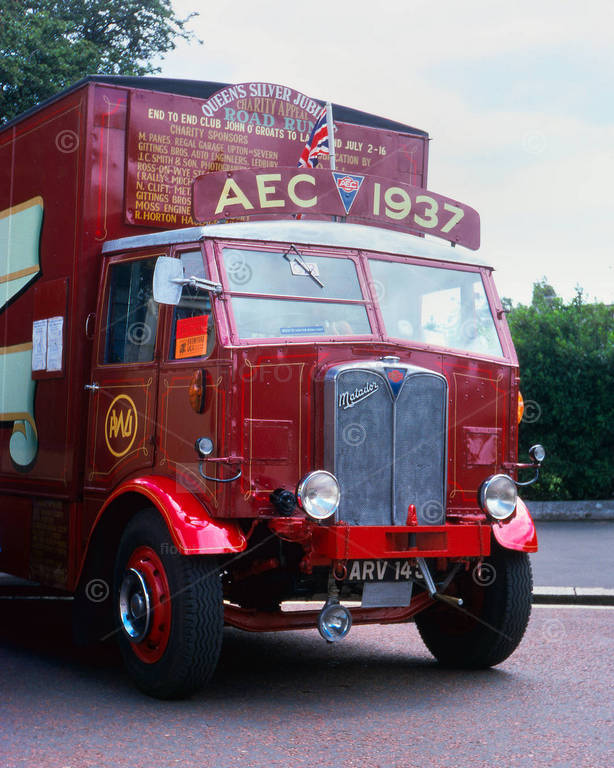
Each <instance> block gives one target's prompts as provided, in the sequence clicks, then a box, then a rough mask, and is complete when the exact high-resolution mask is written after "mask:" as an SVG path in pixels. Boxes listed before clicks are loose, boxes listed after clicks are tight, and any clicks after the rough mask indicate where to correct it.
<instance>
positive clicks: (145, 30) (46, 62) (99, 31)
mask: <svg viewBox="0 0 614 768" xmlns="http://www.w3.org/2000/svg"><path fill="white" fill-rule="evenodd" d="M0 9H1V13H0V18H1V22H0V123H2V122H5V121H6V120H10V119H11V118H12V117H14V116H15V115H18V114H19V113H20V112H23V111H24V110H26V109H29V108H30V107H32V106H34V105H35V104H36V103H37V102H39V101H41V100H43V99H45V98H47V97H48V96H51V95H53V94H54V93H57V92H58V91H59V90H62V89H63V88H65V87H67V86H68V85H70V84H71V83H74V82H75V81H77V80H79V79H81V78H82V77H83V76H84V75H88V74H107V75H146V74H152V73H154V72H158V71H159V68H155V67H153V65H152V64H151V62H150V59H151V58H152V57H153V56H156V55H163V54H165V53H167V52H168V51H170V50H172V49H173V48H174V47H175V43H174V40H175V39H176V38H177V37H179V38H183V39H185V40H192V39H194V35H193V33H192V32H190V31H188V30H187V29H186V25H187V23H188V22H189V20H190V19H191V18H192V17H193V16H194V15H196V14H190V15H189V16H188V17H187V18H185V19H179V18H177V17H176V16H175V13H174V12H173V10H172V7H171V1H170V0H35V1H34V2H31V1H29V0H0Z"/></svg>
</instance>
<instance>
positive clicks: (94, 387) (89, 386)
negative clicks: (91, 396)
mask: <svg viewBox="0 0 614 768" xmlns="http://www.w3.org/2000/svg"><path fill="white" fill-rule="evenodd" d="M83 389H89V391H90V392H98V390H99V389H100V384H98V383H97V382H96V381H93V382H92V383H91V384H86V385H85V386H84V387H83Z"/></svg>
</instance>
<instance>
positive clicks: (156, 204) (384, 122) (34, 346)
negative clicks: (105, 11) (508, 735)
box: [0, 76, 544, 698]
mask: <svg viewBox="0 0 614 768" xmlns="http://www.w3.org/2000/svg"><path fill="white" fill-rule="evenodd" d="M322 106H323V105H322V102H321V101H319V100H318V99H312V98H310V97H308V96H306V95H304V94H302V93H299V92H297V91H295V90H294V89H292V88H289V87H286V86H280V85H274V84H271V83H261V82H251V83H240V84H236V85H223V84H219V83H207V82H195V81H178V80H165V79H158V78H129V77H102V76H100V77H88V78H86V79H85V80H82V81H80V82H79V83H77V84H76V85H75V86H73V87H72V88H70V89H68V90H67V91H64V92H63V93H61V94H59V95H57V96H56V97H54V98H51V99H49V100H48V101H46V102H45V103H43V104H41V105H39V106H38V107H36V108H34V109H32V110H30V111H29V112H27V113H25V114H23V115H21V116H20V117H18V118H16V119H15V120H13V121H11V122H10V123H8V124H6V125H4V126H2V128H1V130H0V570H2V571H5V572H9V573H11V574H14V575H16V576H18V577H25V578H27V579H32V580H35V581H37V582H40V583H41V584H43V585H46V586H48V587H53V588H54V589H57V590H61V591H62V593H66V594H67V595H74V596H75V621H76V629H77V631H78V633H79V634H81V635H82V636H83V638H84V639H95V640H96V639H101V638H110V637H112V638H115V639H116V640H117V642H118V643H119V646H120V648H121V652H122V655H123V658H124V660H125V664H126V667H127V669H128V671H129V673H130V674H131V676H132V677H133V678H134V680H135V681H136V683H137V685H138V686H139V687H140V688H141V689H143V690H144V691H146V692H147V693H148V694H150V695H152V696H156V697H160V698H170V697H178V696H185V695H188V694H189V693H191V692H193V691H194V690H196V689H198V688H200V687H202V686H203V685H204V684H205V683H206V682H207V681H208V680H209V678H210V676H211V674H212V673H213V671H214V669H215V667H216V663H217V660H218V656H219V653H220V646H221V642H222V634H223V628H224V625H228V626H232V627H238V628H240V629H243V630H248V631H256V632H259V631H277V630H289V629H301V628H318V629H319V631H320V633H321V634H322V636H323V637H324V638H325V639H326V640H327V641H329V642H334V641H337V640H339V639H341V638H343V637H344V636H345V635H346V634H347V632H348V631H349V630H350V627H351V626H352V624H356V625H358V624H367V623H375V624H382V625H386V624H390V623H402V622H410V621H415V623H416V625H417V628H418V630H419V632H420V635H421V636H422V638H423V640H424V642H425V643H426V645H427V647H428V648H429V650H430V651H431V652H432V653H433V654H434V656H435V657H436V658H437V659H438V660H439V661H440V662H441V663H443V664H446V665H455V666H461V667H473V668H476V667H487V666H492V665H495V664H498V663H500V662H501V661H503V660H504V659H505V658H506V657H507V656H508V655H509V654H510V653H512V651H513V650H514V649H515V648H516V646H517V645H518V643H519V642H520V640H521V638H522V636H523V633H524V630H525V627H526V625H527V621H528V619H529V613H530V607H531V589H532V584H531V571H530V565H529V562H528V555H527V553H530V552H534V551H536V549H537V539H536V534H535V528H534V525H533V522H532V520H531V517H530V515H529V512H528V510H527V507H526V505H525V504H524V503H523V501H522V500H521V499H520V498H519V496H518V491H517V486H518V484H519V482H520V480H521V478H519V474H518V473H519V470H522V469H525V468H526V469H529V468H535V469H537V470H538V468H539V464H540V463H541V461H542V460H543V458H544V451H543V448H542V447H541V446H535V447H534V448H533V449H532V451H531V457H530V460H528V461H527V462H526V463H520V462H519V461H518V456H517V431H518V423H519V421H520V419H521V416H522V398H521V395H520V392H519V371H518V364H517V359H516V355H515V352H514V347H513V345H512V340H511V338H510V333H509V330H508V326H507V324H506V320H505V314H504V310H503V307H502V305H501V302H500V300H499V298H498V296H497V293H496V290H495V286H494V283H493V277H492V268H491V267H490V266H489V265H488V262H487V261H483V260H482V258H481V257H479V256H478V255H477V254H476V251H477V250H478V248H479V241H480V224H479V216H478V214H477V212H476V211H475V210H474V209H473V208H471V207H469V206H467V205H465V204H464V203H462V202H459V201H458V200H455V199H452V198H449V197H446V196H443V195H441V194H438V193H435V192H433V191H431V190H429V189H428V186H427V164H428V162H427V161H428V140H429V139H428V135H427V134H426V133H425V132H423V131H420V130H417V129H415V128H412V127H410V126H407V125H404V124H400V123H396V122H393V121H391V120H388V119H384V118H379V117H376V116H374V115H370V114H366V113H364V112H359V111H357V110H352V109H348V108H345V107H341V106H338V105H332V110H331V111H332V119H331V120H329V128H330V130H329V134H328V140H329V142H330V147H329V150H330V152H331V155H330V157H326V156H320V158H319V160H320V162H319V164H318V165H317V167H315V163H311V162H310V163H307V164H304V163H303V165H302V166H299V165H298V161H299V158H300V157H301V154H302V150H303V147H304V146H305V145H306V143H308V142H309V140H310V135H311V133H312V130H313V128H314V125H315V124H316V122H317V120H318V116H319V115H320V114H321V112H322ZM333 148H334V152H333ZM333 154H334V163H333V162H332V160H333ZM311 166H314V167H311ZM486 258H487V257H486ZM528 482H530V480H529V481H528Z"/></svg>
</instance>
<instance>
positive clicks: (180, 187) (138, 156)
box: [125, 82, 428, 229]
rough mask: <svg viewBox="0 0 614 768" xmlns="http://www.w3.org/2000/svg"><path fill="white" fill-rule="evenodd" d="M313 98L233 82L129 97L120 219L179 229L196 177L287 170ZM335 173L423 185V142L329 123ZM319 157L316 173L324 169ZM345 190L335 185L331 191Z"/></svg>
mask: <svg viewBox="0 0 614 768" xmlns="http://www.w3.org/2000/svg"><path fill="white" fill-rule="evenodd" d="M319 109H321V102H319V101H316V100H314V99H312V98H310V97H309V96H306V95H305V94H302V93H300V92H299V91H295V90H294V89H292V88H288V87H286V86H280V85H273V84H271V83H257V82H255V83H241V84H238V85H233V86H227V87H223V88H221V89H220V90H219V91H217V92H216V93H214V94H213V95H211V96H210V97H209V98H208V99H198V98H193V97H187V96H180V95H175V94H168V93H158V92H154V91H145V90H142V89H141V90H134V91H131V93H130V106H129V117H128V136H127V157H126V196H125V217H126V221H127V222H128V223H131V224H137V225H142V226H147V227H152V226H153V227H156V226H158V227H164V228H165V229H166V228H169V227H185V226H190V225H192V224H194V223H195V222H194V221H193V219H192V216H191V199H190V192H191V185H192V182H193V181H194V179H195V178H197V177H198V176H201V175H203V174H208V173H215V172H217V171H226V170H233V171H239V170H241V171H247V170H252V171H259V170H261V169H268V168H277V167H284V166H285V167H296V165H297V163H298V159H299V157H300V154H301V151H302V149H303V146H304V145H305V142H306V141H307V139H308V138H309V134H310V132H311V129H312V127H313V124H314V120H315V118H314V115H315V114H316V113H317V112H318V110H319ZM333 118H334V124H335V152H336V170H337V172H342V173H343V174H344V175H346V174H358V175H362V174H365V173H369V174H375V175H378V176H382V177H386V178H388V179H400V180H401V181H403V182H404V183H407V184H411V185H415V186H419V187H425V186H426V165H427V152H428V137H427V136H426V135H424V134H414V133H410V132H407V133H404V132H401V131H397V130H390V129H386V128H381V127H380V128H375V127H371V126H367V125H356V124H354V123H347V122H342V121H339V120H337V119H336V118H335V115H334V112H333ZM328 162H329V160H328V158H323V159H322V163H321V167H323V168H327V167H328ZM339 189H340V190H344V187H343V186H341V187H339Z"/></svg>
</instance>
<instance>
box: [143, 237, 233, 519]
mask: <svg viewBox="0 0 614 768" xmlns="http://www.w3.org/2000/svg"><path fill="white" fill-rule="evenodd" d="M173 256H175V257H176V258H178V259H180V260H181V263H182V265H183V272H184V275H185V276H186V277H191V276H194V277H198V278H203V279H217V276H216V275H213V276H212V275H210V274H209V270H208V267H207V265H206V263H205V262H204V260H203V252H202V250H201V248H200V246H194V245H192V246H183V247H181V248H176V249H175V250H174V252H173ZM213 310H214V308H213V302H212V295H211V294H210V293H209V292H207V291H203V290H202V289H199V288H195V287H192V286H189V285H184V286H183V288H182V292H181V299H180V301H179V304H178V305H177V306H175V307H173V306H169V307H168V308H166V311H167V312H168V320H167V322H166V335H165V339H164V344H163V350H162V352H161V361H160V379H159V382H160V383H159V390H158V420H159V435H158V465H159V467H160V469H161V470H162V471H165V470H166V471H169V472H171V473H172V474H176V475H177V477H178V479H179V482H180V483H181V485H182V486H184V487H186V488H188V489H190V490H192V491H197V492H201V493H203V492H204V494H205V496H206V497H207V501H208V503H209V505H210V508H211V509H212V510H216V509H218V508H219V507H220V506H221V505H222V497H223V494H224V492H225V490H226V489H225V485H226V484H225V483H223V482H222V483H220V482H217V478H219V477H221V478H222V479H225V478H227V477H229V476H232V467H228V466H226V464H225V463H224V464H223V466H222V465H220V463H219V462H217V461H215V459H216V458H219V457H220V456H223V455H224V449H225V446H224V444H223V443H224V424H223V420H224V414H225V412H226V404H227V396H228V392H227V389H228V387H227V382H226V385H225V384H224V383H223V382H224V378H223V376H222V374H221V370H222V369H223V368H225V367H227V366H228V365H229V361H226V363H225V362H224V361H223V360H221V359H220V350H221V345H220V334H219V332H218V325H219V322H216V318H215V313H214V311H213ZM200 438H208V439H209V440H210V441H211V454H210V458H209V459H207V461H205V462H203V463H202V464H201V463H200V460H199V456H198V454H197V452H196V450H195V443H196V441H197V440H198V439H200ZM201 470H202V473H204V474H205V475H207V476H208V477H209V479H207V478H205V477H203V474H202V473H201ZM236 471H238V470H236ZM236 471H235V474H236ZM213 478H215V479H213Z"/></svg>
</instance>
